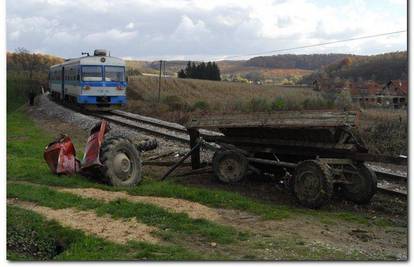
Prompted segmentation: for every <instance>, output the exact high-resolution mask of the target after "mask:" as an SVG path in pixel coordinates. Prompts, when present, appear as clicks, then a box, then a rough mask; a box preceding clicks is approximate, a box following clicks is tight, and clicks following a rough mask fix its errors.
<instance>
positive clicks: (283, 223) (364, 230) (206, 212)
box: [57, 188, 407, 259]
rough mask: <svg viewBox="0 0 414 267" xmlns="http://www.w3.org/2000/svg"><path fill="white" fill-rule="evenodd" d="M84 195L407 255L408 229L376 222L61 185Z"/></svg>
mask: <svg viewBox="0 0 414 267" xmlns="http://www.w3.org/2000/svg"><path fill="white" fill-rule="evenodd" d="M57 190H58V191H61V192H68V193H72V194H76V195H79V196H82V197H89V198H94V199H100V200H104V201H113V200H116V199H119V198H121V199H126V200H128V201H130V202H143V203H149V204H154V205H157V206H160V207H162V208H165V209H167V210H170V211H173V212H183V213H186V214H188V216H189V217H191V218H194V219H206V220H210V221H213V222H216V223H221V224H226V225H231V226H233V227H235V228H237V229H241V230H247V231H250V232H252V233H253V234H255V235H257V237H258V238H259V239H260V236H262V235H267V236H272V237H275V238H279V237H284V238H286V237H292V238H299V239H302V240H304V241H305V242H307V243H312V244H323V245H327V246H329V247H335V248H339V249H341V250H344V251H349V253H352V251H354V250H355V251H358V252H360V253H363V254H368V255H373V254H381V255H383V253H384V252H387V253H388V254H389V255H391V256H393V257H396V258H398V259H405V258H407V239H406V236H407V229H406V228H400V227H398V228H394V227H391V228H387V229H385V228H383V227H378V226H374V225H361V224H356V223H351V222H345V221H336V220H334V218H333V221H334V222H333V223H332V224H323V223H321V222H320V221H319V220H318V219H317V218H312V217H309V216H306V215H304V216H303V217H301V218H300V219H298V218H288V219H283V220H263V219H261V218H260V217H259V216H256V215H252V214H250V213H247V212H243V211H237V210H228V209H215V208H210V207H207V206H204V205H202V204H199V203H196V202H191V201H188V200H183V199H175V198H164V197H150V196H133V195H129V194H128V193H127V192H111V191H105V190H101V189H96V188H59V189H57Z"/></svg>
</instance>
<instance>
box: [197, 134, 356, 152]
mask: <svg viewBox="0 0 414 267" xmlns="http://www.w3.org/2000/svg"><path fill="white" fill-rule="evenodd" d="M204 138H205V140H206V141H209V142H219V143H220V142H223V143H230V144H246V145H253V144H258V145H264V146H268V147H271V146H284V147H285V146H293V147H295V148H294V149H298V147H299V148H309V147H315V148H323V149H340V150H349V151H351V150H353V149H355V145H353V144H335V143H322V142H308V141H296V140H280V139H274V138H253V137H227V136H210V137H204Z"/></svg>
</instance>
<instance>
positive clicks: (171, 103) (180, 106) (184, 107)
mask: <svg viewBox="0 0 414 267" xmlns="http://www.w3.org/2000/svg"><path fill="white" fill-rule="evenodd" d="M162 102H163V103H164V104H166V105H167V106H168V109H169V110H170V111H189V110H190V106H189V105H188V104H187V103H186V102H185V101H184V100H183V99H182V98H181V97H179V96H176V95H169V96H166V97H164V98H163V99H162Z"/></svg>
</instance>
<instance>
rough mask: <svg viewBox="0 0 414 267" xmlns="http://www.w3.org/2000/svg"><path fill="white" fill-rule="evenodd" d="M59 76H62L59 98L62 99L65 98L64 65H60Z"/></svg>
mask: <svg viewBox="0 0 414 267" xmlns="http://www.w3.org/2000/svg"><path fill="white" fill-rule="evenodd" d="M61 77H62V80H61V82H62V83H61V85H62V87H61V94H60V95H61V97H60V99H61V100H62V101H63V100H64V99H65V67H62V73H61Z"/></svg>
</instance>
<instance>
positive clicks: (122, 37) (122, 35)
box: [84, 29, 137, 44]
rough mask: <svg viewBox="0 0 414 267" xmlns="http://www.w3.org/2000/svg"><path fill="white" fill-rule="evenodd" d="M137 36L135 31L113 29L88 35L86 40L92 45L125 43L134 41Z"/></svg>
mask: <svg viewBox="0 0 414 267" xmlns="http://www.w3.org/2000/svg"><path fill="white" fill-rule="evenodd" d="M136 35H137V33H136V32H135V31H132V32H123V31H120V30H117V29H111V30H109V31H104V32H97V33H92V34H88V35H87V36H85V38H84V40H85V41H86V42H87V43H91V44H99V43H102V42H108V41H116V42H124V41H129V40H131V39H133V38H134V37H135V36H136Z"/></svg>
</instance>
